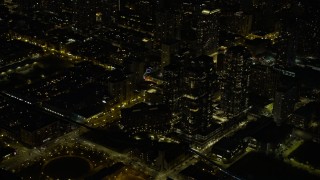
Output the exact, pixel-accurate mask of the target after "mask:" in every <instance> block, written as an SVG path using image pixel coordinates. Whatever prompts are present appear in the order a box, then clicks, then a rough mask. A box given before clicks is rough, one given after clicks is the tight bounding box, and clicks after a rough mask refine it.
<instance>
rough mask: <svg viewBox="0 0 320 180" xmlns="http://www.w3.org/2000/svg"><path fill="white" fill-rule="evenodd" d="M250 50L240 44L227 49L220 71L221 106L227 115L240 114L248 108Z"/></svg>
mask: <svg viewBox="0 0 320 180" xmlns="http://www.w3.org/2000/svg"><path fill="white" fill-rule="evenodd" d="M250 57H251V55H250V52H249V51H248V50H247V49H246V48H244V47H242V46H234V47H231V48H229V49H228V51H227V52H226V55H225V62H224V63H225V65H224V70H223V73H222V86H221V91H222V97H221V106H222V110H223V111H224V112H225V114H226V115H227V117H229V118H231V117H234V116H237V115H239V114H241V113H242V112H243V111H244V110H246V109H247V108H248V89H249V75H250V66H251V58H250Z"/></svg>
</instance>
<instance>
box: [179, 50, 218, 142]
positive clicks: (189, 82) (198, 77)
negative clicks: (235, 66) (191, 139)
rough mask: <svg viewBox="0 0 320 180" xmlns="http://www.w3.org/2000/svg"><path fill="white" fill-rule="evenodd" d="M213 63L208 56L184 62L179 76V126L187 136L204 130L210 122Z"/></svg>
mask: <svg viewBox="0 0 320 180" xmlns="http://www.w3.org/2000/svg"><path fill="white" fill-rule="evenodd" d="M212 74H213V61H212V58H211V57H209V56H199V57H197V58H192V59H189V60H186V62H185V68H184V69H183V71H182V75H181V101H180V102H181V107H180V111H181V115H182V119H181V124H182V127H183V129H182V131H184V133H185V134H187V135H191V136H193V135H195V134H196V133H198V132H199V131H201V130H204V129H205V128H206V127H207V126H208V125H209V123H210V122H211V120H212V91H213V87H212V86H213V80H212Z"/></svg>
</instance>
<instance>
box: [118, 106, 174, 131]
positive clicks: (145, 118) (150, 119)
mask: <svg viewBox="0 0 320 180" xmlns="http://www.w3.org/2000/svg"><path fill="white" fill-rule="evenodd" d="M121 117H122V118H121V122H120V124H121V126H122V127H123V129H124V131H125V132H127V133H129V134H131V135H134V134H137V133H142V132H147V133H155V134H167V133H169V132H170V131H171V124H170V120H171V112H170V110H169V108H168V107H167V106H165V105H147V104H145V103H139V104H137V105H135V106H133V107H131V108H126V109H122V110H121Z"/></svg>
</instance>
